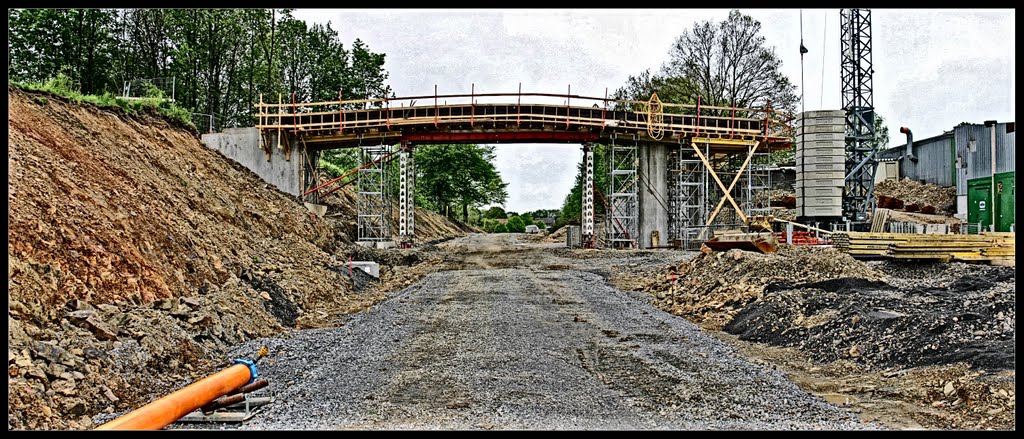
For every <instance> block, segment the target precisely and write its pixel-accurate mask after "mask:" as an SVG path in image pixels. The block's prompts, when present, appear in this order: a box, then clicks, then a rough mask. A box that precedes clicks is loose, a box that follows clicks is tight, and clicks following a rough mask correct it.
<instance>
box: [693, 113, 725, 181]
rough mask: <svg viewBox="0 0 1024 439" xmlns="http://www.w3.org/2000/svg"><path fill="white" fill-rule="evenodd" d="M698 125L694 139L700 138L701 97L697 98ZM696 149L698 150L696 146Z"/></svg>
mask: <svg viewBox="0 0 1024 439" xmlns="http://www.w3.org/2000/svg"><path fill="white" fill-rule="evenodd" d="M696 125H697V133H696V134H694V135H693V136H694V137H700V96H699V95H698V96H697V122H696ZM690 143H693V142H690ZM694 148H696V146H695V147H694ZM697 152H698V153H700V151H697ZM715 178H718V177H715Z"/></svg>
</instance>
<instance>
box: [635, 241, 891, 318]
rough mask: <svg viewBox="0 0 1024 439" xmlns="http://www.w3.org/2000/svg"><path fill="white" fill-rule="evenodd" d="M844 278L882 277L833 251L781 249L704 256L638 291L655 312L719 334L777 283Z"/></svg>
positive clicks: (649, 279) (649, 281)
mask: <svg viewBox="0 0 1024 439" xmlns="http://www.w3.org/2000/svg"><path fill="white" fill-rule="evenodd" d="M842 277H860V278H865V279H881V278H882V274H881V273H878V272H876V271H875V270H873V269H871V268H870V267H868V266H867V265H864V263H862V262H859V261H857V260H855V259H853V258H852V257H850V255H848V254H846V253H842V252H839V251H837V250H835V249H831V248H812V247H793V246H782V247H780V249H779V252H778V253H769V254H762V253H756V252H747V251H742V250H729V251H728V252H711V251H707V252H702V253H698V254H697V256H696V257H693V258H691V259H686V260H684V261H683V262H681V263H680V264H679V265H678V266H675V267H669V270H668V271H667V273H665V272H663V273H661V274H660V275H655V276H648V275H643V276H642V278H643V279H644V281H643V282H642V283H641V285H638V287H639V288H637V289H638V290H641V291H646V292H649V293H651V294H653V295H654V296H655V298H656V299H657V301H656V303H657V305H658V307H659V308H661V309H663V310H665V311H667V312H670V313H672V314H675V315H679V316H685V317H686V318H687V319H689V320H691V321H693V322H695V323H698V324H700V325H701V326H702V327H704V328H707V329H721V328H722V327H723V326H724V325H725V324H726V323H728V322H729V321H731V320H732V318H733V317H734V316H735V315H736V314H737V313H739V311H740V310H741V309H743V308H744V307H746V306H747V305H748V304H750V303H752V302H754V301H755V300H757V299H759V298H761V297H762V295H763V293H764V291H765V288H766V287H767V286H768V285H770V284H775V283H794V282H814V281H821V280H827V279H837V278H842Z"/></svg>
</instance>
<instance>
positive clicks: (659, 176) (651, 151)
mask: <svg viewBox="0 0 1024 439" xmlns="http://www.w3.org/2000/svg"><path fill="white" fill-rule="evenodd" d="M637 154H638V156H639V157H638V159H639V162H640V163H639V166H638V169H637V170H638V171H639V172H638V175H637V178H638V179H639V181H638V184H637V192H638V194H637V195H638V196H639V197H638V198H639V204H640V206H639V207H640V209H639V210H640V221H639V229H640V230H639V235H640V236H638V237H637V238H638V239H637V246H638V247H639V248H641V249H646V248H651V247H663V246H667V245H670V244H671V242H670V241H669V236H668V218H669V207H668V206H669V202H668V147H667V146H666V145H664V144H650V143H649V144H645V145H641V147H640V150H639V151H637Z"/></svg>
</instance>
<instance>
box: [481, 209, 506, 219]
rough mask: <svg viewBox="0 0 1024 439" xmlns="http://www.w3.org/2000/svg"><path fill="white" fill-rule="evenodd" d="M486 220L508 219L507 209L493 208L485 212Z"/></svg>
mask: <svg viewBox="0 0 1024 439" xmlns="http://www.w3.org/2000/svg"><path fill="white" fill-rule="evenodd" d="M484 218H491V219H497V218H508V214H507V213H505V209H502V208H501V206H491V207H490V208H488V209H487V210H486V211H485V212H484Z"/></svg>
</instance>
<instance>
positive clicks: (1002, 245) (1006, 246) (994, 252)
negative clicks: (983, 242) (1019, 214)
mask: <svg viewBox="0 0 1024 439" xmlns="http://www.w3.org/2000/svg"><path fill="white" fill-rule="evenodd" d="M981 235H982V236H987V237H989V238H991V239H992V243H993V245H992V246H991V247H989V248H987V249H985V250H983V251H982V255H983V256H985V257H986V258H988V259H989V261H990V262H991V264H992V265H1011V266H1012V265H1014V260H1015V259H1014V257H1015V256H1016V253H1015V251H1014V239H1013V235H1014V234H1013V233H1002V232H983V233H982V234H981Z"/></svg>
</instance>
